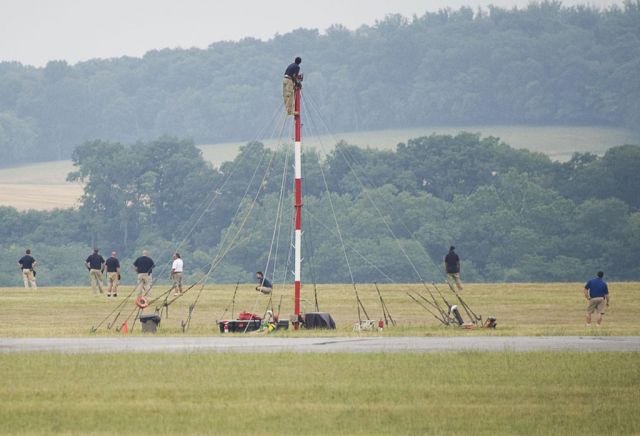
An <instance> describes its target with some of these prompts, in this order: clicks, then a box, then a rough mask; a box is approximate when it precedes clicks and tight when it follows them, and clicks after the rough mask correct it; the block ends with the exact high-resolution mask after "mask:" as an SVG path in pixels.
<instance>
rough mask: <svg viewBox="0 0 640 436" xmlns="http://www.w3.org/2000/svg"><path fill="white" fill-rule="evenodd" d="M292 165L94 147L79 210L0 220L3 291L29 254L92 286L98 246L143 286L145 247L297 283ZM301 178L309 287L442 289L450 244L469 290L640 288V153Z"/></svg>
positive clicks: (88, 148)
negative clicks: (499, 284) (612, 283)
mask: <svg viewBox="0 0 640 436" xmlns="http://www.w3.org/2000/svg"><path fill="white" fill-rule="evenodd" d="M291 159H292V157H291V150H290V148H281V149H277V150H272V149H269V148H266V147H265V146H264V145H263V144H261V143H258V142H252V143H248V144H246V145H245V146H243V147H242V148H241V151H240V153H239V154H238V156H237V157H236V158H235V159H234V160H233V161H229V162H225V163H223V164H222V165H221V166H220V167H213V166H212V165H211V164H210V163H209V162H206V161H205V160H204V159H203V158H202V154H201V151H200V150H199V149H198V148H197V147H196V146H195V145H194V144H193V142H192V141H189V140H181V139H176V138H171V137H162V138H159V139H157V140H155V141H150V142H145V143H139V144H137V145H136V146H126V145H123V144H121V143H117V142H105V141H91V142H86V143H84V144H82V145H81V146H79V147H77V148H76V149H75V151H74V152H73V161H74V164H75V166H76V171H74V172H72V173H70V174H69V179H70V180H81V181H83V182H84V183H85V192H84V196H83V198H82V205H81V206H80V208H79V209H68V210H56V211H52V212H35V211H30V212H17V211H16V210H15V209H12V208H7V207H2V208H0V247H1V248H0V258H2V259H3V261H2V263H1V266H0V285H2V286H9V285H12V286H13V285H19V283H20V277H19V274H18V273H17V264H16V263H15V262H17V259H18V258H19V257H20V256H21V255H22V253H23V252H24V249H26V248H31V249H32V250H33V252H34V256H35V257H36V259H37V260H38V261H39V264H40V269H39V276H38V277H39V278H40V280H42V282H41V283H42V284H44V285H47V284H49V285H63V284H67V285H70V284H79V283H84V282H86V280H87V278H86V271H85V269H84V259H85V257H86V256H87V255H88V254H89V253H90V252H91V249H92V247H99V248H100V249H102V251H103V253H106V254H108V253H109V252H110V251H112V250H116V251H118V252H119V253H120V256H121V259H122V264H123V276H124V280H125V282H126V281H129V282H130V283H132V282H133V281H134V277H133V270H132V269H131V268H127V265H128V264H130V263H132V262H133V259H135V257H137V255H139V253H140V251H141V250H143V249H148V250H150V251H151V255H152V257H153V258H154V260H156V263H157V264H158V265H163V264H166V263H168V262H169V259H170V256H171V254H172V253H173V252H174V251H176V250H179V251H180V252H181V253H182V255H183V258H184V259H185V264H186V266H187V274H186V275H187V277H188V278H189V279H191V280H194V279H196V278H198V277H201V276H202V274H204V273H206V272H207V271H209V270H210V268H211V266H212V265H214V266H215V268H214V271H213V273H212V275H211V279H212V280H213V281H214V282H236V281H238V280H240V281H251V280H252V276H253V275H252V273H253V272H254V271H257V270H265V271H266V272H267V273H268V276H269V277H270V278H271V279H272V280H273V281H274V282H275V283H289V282H290V281H291V280H292V277H291V276H290V271H291V269H292V266H291V249H290V247H291V229H292V215H291V212H292V210H293V203H292V198H291V197H292V196H291V187H292V185H293V174H291V162H292V160H291ZM303 166H304V177H305V179H304V183H303V190H304V207H303V220H304V221H303V229H304V230H305V233H304V238H303V240H304V246H303V255H304V259H305V260H304V262H303V276H304V277H305V282H306V283H309V282H311V281H314V282H347V283H348V282H350V281H351V277H352V276H353V278H354V280H355V281H357V282H373V281H377V282H389V281H393V282H417V281H420V280H425V281H432V280H440V279H441V278H442V274H443V272H442V271H443V269H442V258H443V256H444V255H445V254H446V252H447V248H448V247H449V245H455V246H456V247H458V252H459V254H460V256H461V258H462V265H463V271H462V274H463V278H464V279H465V280H467V281H574V280H577V281H580V280H583V279H585V278H586V277H588V276H590V275H591V274H593V273H594V271H596V270H599V269H603V270H605V271H606V272H607V276H608V277H609V278H610V279H612V280H637V279H638V278H639V277H640V262H639V260H640V199H639V198H638V196H637V192H639V190H640V174H638V172H637V168H640V146H638V145H623V146H616V147H613V148H610V149H609V150H608V151H607V152H606V153H605V154H604V155H603V156H602V157H598V156H595V155H591V154H575V155H574V156H573V158H572V159H571V160H570V161H568V162H565V163H558V162H554V161H551V160H550V159H549V158H548V157H547V156H545V155H543V154H540V153H532V152H529V151H526V150H516V149H513V148H511V147H510V146H509V145H507V144H505V143H503V142H501V141H500V140H499V139H498V138H495V137H480V136H479V135H477V134H471V133H465V132H461V133H459V134H457V135H455V136H451V135H432V136H428V137H420V138H415V139H411V140H409V141H407V142H406V143H400V144H398V145H397V147H396V149H395V150H393V151H381V150H372V149H366V148H360V147H357V146H353V145H350V144H347V143H344V142H342V143H339V144H337V146H336V147H335V149H333V150H332V151H331V152H330V153H329V154H327V155H325V156H321V155H320V154H319V153H318V152H317V151H315V150H313V149H307V150H306V151H305V153H304V154H303ZM334 212H335V214H334ZM345 253H346V255H345ZM157 271H158V272H159V271H162V268H161V267H160V268H158V269H157ZM162 278H164V277H162Z"/></svg>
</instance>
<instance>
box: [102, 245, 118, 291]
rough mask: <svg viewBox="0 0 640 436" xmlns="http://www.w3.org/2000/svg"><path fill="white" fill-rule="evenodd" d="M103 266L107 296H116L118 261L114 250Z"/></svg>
mask: <svg viewBox="0 0 640 436" xmlns="http://www.w3.org/2000/svg"><path fill="white" fill-rule="evenodd" d="M105 266H106V267H107V283H109V288H108V289H107V297H111V296H114V297H117V296H118V285H119V284H120V261H119V260H118V257H117V253H116V252H115V251H112V252H111V257H110V258H109V259H107V260H106V262H105Z"/></svg>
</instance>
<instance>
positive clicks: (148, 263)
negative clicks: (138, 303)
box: [133, 250, 155, 296]
mask: <svg viewBox="0 0 640 436" xmlns="http://www.w3.org/2000/svg"><path fill="white" fill-rule="evenodd" d="M154 266H155V264H154V263H153V259H151V258H150V257H149V252H148V251H147V250H143V251H142V256H140V257H139V258H137V259H136V260H135V262H133V267H134V268H135V270H136V272H137V273H138V284H137V286H136V288H137V289H138V295H144V296H147V295H151V286H152V277H151V273H152V272H153V267H154Z"/></svg>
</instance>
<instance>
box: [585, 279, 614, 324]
mask: <svg viewBox="0 0 640 436" xmlns="http://www.w3.org/2000/svg"><path fill="white" fill-rule="evenodd" d="M596 275H597V277H594V278H592V279H591V280H589V281H588V282H587V283H586V284H585V285H584V298H586V299H587V301H588V302H589V304H587V327H589V326H591V314H592V313H593V312H598V320H597V321H596V325H597V326H598V327H602V317H603V315H604V309H605V305H606V307H609V287H608V286H607V282H605V281H604V280H602V277H603V276H604V273H603V272H602V271H598V274H596Z"/></svg>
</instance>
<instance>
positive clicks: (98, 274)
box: [85, 248, 104, 294]
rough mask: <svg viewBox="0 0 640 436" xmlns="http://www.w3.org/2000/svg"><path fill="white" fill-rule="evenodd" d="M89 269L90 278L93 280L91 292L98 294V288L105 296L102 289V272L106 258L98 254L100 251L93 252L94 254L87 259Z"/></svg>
mask: <svg viewBox="0 0 640 436" xmlns="http://www.w3.org/2000/svg"><path fill="white" fill-rule="evenodd" d="M85 264H86V265H87V269H88V270H89V278H90V279H91V290H92V291H93V293H94V294H97V293H98V292H97V291H96V288H97V289H99V290H100V293H101V294H104V290H103V289H102V272H103V271H104V258H103V257H102V256H101V255H100V254H98V249H97V248H95V249H94V250H93V254H91V255H89V257H87V260H85Z"/></svg>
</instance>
